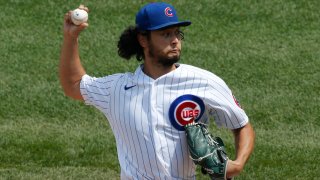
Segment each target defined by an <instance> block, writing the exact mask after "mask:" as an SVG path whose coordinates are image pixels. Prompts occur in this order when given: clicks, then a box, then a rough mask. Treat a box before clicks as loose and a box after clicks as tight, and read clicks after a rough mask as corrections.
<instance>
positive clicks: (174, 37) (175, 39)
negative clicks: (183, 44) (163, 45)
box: [171, 35, 180, 44]
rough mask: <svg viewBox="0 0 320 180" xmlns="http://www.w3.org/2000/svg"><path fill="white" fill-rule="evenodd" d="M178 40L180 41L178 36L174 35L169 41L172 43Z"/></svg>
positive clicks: (176, 42)
mask: <svg viewBox="0 0 320 180" xmlns="http://www.w3.org/2000/svg"><path fill="white" fill-rule="evenodd" d="M179 41H180V38H179V36H177V35H174V36H173V38H172V40H171V43H172V44H178V43H179Z"/></svg>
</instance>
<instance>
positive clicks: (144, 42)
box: [137, 34, 148, 48]
mask: <svg viewBox="0 0 320 180" xmlns="http://www.w3.org/2000/svg"><path fill="white" fill-rule="evenodd" d="M137 38H138V41H139V43H140V46H141V47H143V48H146V47H148V39H147V37H146V36H143V35H141V34H138V37H137Z"/></svg>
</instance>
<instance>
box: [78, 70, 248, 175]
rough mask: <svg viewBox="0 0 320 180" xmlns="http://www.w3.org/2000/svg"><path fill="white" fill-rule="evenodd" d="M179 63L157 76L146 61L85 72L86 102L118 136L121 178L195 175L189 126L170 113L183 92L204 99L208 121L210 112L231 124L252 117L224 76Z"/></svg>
mask: <svg viewBox="0 0 320 180" xmlns="http://www.w3.org/2000/svg"><path fill="white" fill-rule="evenodd" d="M177 66H179V67H178V68H177V69H176V70H174V71H172V72H170V73H168V74H166V75H163V76H162V77H159V78H158V79H156V80H154V79H151V78H150V77H148V76H146V75H145V74H144V73H143V71H142V67H143V65H141V66H140V67H138V68H137V70H136V71H135V73H123V74H114V75H110V76H106V77H101V78H94V77H90V76H88V75H84V76H83V78H82V81H81V85H80V90H81V94H82V96H83V98H84V100H85V102H86V104H88V105H93V106H95V107H97V108H98V109H99V110H101V111H102V112H103V113H104V114H105V116H106V117H107V119H108V121H109V123H110V126H111V128H112V131H113V133H114V136H115V138H116V144H117V151H118V158H119V162H120V166H121V179H195V175H194V173H195V166H194V164H193V162H192V160H190V158H189V153H188V150H187V145H186V139H185V134H184V131H179V130H177V129H175V128H174V127H173V126H172V124H171V122H170V120H169V117H168V116H169V115H168V111H169V108H170V106H171V104H172V102H173V101H174V100H175V99H177V97H179V96H181V95H184V94H192V95H195V96H197V97H199V98H201V99H202V100H203V102H204V104H205V108H206V109H205V113H204V115H203V116H202V117H201V119H200V121H202V122H204V123H209V122H208V116H213V117H214V119H215V122H216V124H217V125H218V126H224V127H226V128H229V129H234V128H239V127H242V126H244V125H245V124H246V123H247V122H248V117H247V115H246V114H245V112H244V111H243V110H242V109H241V108H240V107H238V106H237V104H236V103H235V102H234V99H233V95H232V92H231V90H230V89H229V88H228V86H227V85H226V84H225V82H224V81H223V80H221V79H220V78H219V77H217V76H216V75H214V74H213V73H210V72H208V71H205V70H202V69H200V68H196V67H193V66H190V65H185V64H177Z"/></svg>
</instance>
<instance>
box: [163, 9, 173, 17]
mask: <svg viewBox="0 0 320 180" xmlns="http://www.w3.org/2000/svg"><path fill="white" fill-rule="evenodd" d="M164 13H165V14H166V16H168V17H173V13H172V9H171V8H170V7H167V8H166V9H164Z"/></svg>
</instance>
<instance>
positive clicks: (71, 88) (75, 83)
mask: <svg viewBox="0 0 320 180" xmlns="http://www.w3.org/2000/svg"><path fill="white" fill-rule="evenodd" d="M84 74H85V70H84V68H83V67H82V65H81V62H80V57H79V50H78V39H77V38H76V37H70V36H67V35H65V36H64V39H63V44H62V48H61V56H60V66H59V77H60V83H61V86H62V88H63V90H64V92H65V94H66V95H67V96H70V97H72V98H74V99H82V96H81V94H80V81H81V78H82V76H83V75H84Z"/></svg>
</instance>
